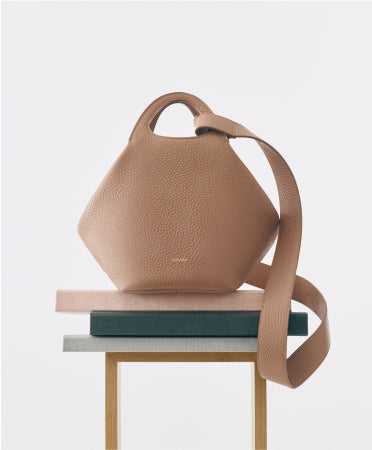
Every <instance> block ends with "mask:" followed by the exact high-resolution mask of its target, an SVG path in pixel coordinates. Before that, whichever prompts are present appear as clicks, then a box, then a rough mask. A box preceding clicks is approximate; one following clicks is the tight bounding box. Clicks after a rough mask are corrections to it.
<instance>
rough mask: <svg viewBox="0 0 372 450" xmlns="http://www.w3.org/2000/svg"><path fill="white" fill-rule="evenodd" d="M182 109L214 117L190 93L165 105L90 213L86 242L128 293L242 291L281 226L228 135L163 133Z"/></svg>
mask: <svg viewBox="0 0 372 450" xmlns="http://www.w3.org/2000/svg"><path fill="white" fill-rule="evenodd" d="M176 101H179V102H182V103H185V104H186V105H187V106H188V107H189V108H190V110H191V112H192V113H193V114H194V115H196V114H203V113H204V112H207V113H208V112H209V111H210V110H209V108H208V107H207V106H206V105H205V104H204V103H203V102H201V100H199V99H197V98H196V97H194V96H192V95H189V94H183V93H176V94H169V95H165V96H164V97H160V98H158V99H157V100H155V102H153V103H152V104H151V105H150V106H149V107H148V108H147V109H146V110H145V112H144V113H143V114H142V116H141V117H140V119H139V120H138V122H137V124H136V126H135V128H134V130H133V133H132V135H131V137H130V140H129V144H128V145H127V147H126V148H125V150H124V151H123V153H122V154H121V155H120V156H119V158H118V159H117V161H116V162H115V164H114V165H113V166H112V168H111V169H110V171H109V173H108V174H107V175H106V177H105V179H104V180H103V182H102V183H101V185H100V186H99V188H98V190H97V192H96V193H95V194H94V196H93V198H92V200H91V201H90V203H89V204H88V206H87V208H86V210H85V212H84V214H83V216H82V218H81V220H80V224H79V233H80V236H81V237H82V239H83V241H84V242H85V244H86V246H87V247H88V248H89V250H90V251H91V253H92V254H93V256H94V257H95V258H96V259H97V261H98V262H99V264H100V265H101V267H102V268H103V270H104V271H105V272H106V273H107V274H108V276H109V277H110V278H111V280H112V281H113V282H114V283H115V285H116V286H117V287H118V288H119V289H120V290H123V291H126V292H137V293H145V292H149V293H155V292H158V293H159V292H164V293H166V292H209V293H212V292H214V293H217V292H233V291H235V290H236V289H237V288H238V287H239V286H241V285H242V283H244V281H245V279H246V278H247V276H248V274H249V272H250V271H251V270H252V269H253V267H254V266H255V265H256V264H257V263H258V262H259V261H260V260H261V259H262V258H263V256H264V255H265V254H266V252H267V250H268V249H269V248H270V247H271V245H272V243H273V241H274V239H275V236H276V233H277V227H278V223H279V217H278V214H277V212H276V210H275V209H274V207H273V205H272V203H271V202H270V200H269V198H268V197H267V195H266V194H265V192H264V191H263V190H262V188H261V187H260V186H259V184H258V183H257V181H256V180H255V179H254V177H253V176H252V174H251V173H250V172H249V170H248V169H247V168H246V166H245V165H244V164H243V163H242V162H241V160H240V159H239V158H238V157H237V155H236V154H235V152H234V150H233V149H232V148H231V146H230V144H229V141H228V139H227V137H226V136H225V135H224V134H221V133H217V132H210V133H206V134H204V135H203V136H195V137H187V138H177V137H164V136H158V135H156V134H155V133H154V132H153V129H154V126H155V124H156V121H157V119H158V117H159V115H160V113H161V112H162V111H163V110H164V109H165V108H166V107H167V106H169V105H170V104H172V103H175V102H176Z"/></svg>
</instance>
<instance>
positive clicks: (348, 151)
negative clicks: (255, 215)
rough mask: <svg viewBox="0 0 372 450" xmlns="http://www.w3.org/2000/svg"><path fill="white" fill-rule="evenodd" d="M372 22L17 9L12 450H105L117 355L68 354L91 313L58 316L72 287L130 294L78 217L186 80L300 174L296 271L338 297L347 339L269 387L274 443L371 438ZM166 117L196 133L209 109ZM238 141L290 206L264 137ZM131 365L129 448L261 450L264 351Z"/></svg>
mask: <svg viewBox="0 0 372 450" xmlns="http://www.w3.org/2000/svg"><path fill="white" fill-rule="evenodd" d="M371 19H372V5H371V3H369V4H368V3H364V4H358V3H343V4H342V3H327V4H326V3H313V4H310V3H178V4H176V3H90V2H83V3H48V2H45V3H38V4H37V3H6V4H4V5H3V30H2V32H3V69H2V70H3V123H2V125H3V142H2V144H3V187H4V190H3V237H4V240H3V243H4V245H3V266H4V271H3V323H2V329H3V448H4V449H6V450H31V449H32V450H62V449H63V450H67V449H68V450H70V449H87V450H88V449H89V450H92V449H102V448H103V447H104V356H103V354H63V353H62V336H63V335H64V334H71V333H72V334H83V333H88V330H89V318H88V316H87V315H80V316H74V315H67V314H66V315H62V314H57V313H55V312H54V302H55V290H56V289H57V288H64V289H66V288H81V289H84V288H90V289H111V288H113V286H112V284H111V282H110V281H109V279H108V278H107V276H106V275H105V274H104V273H103V271H102V270H101V269H100V267H99V266H98V265H97V263H96V262H95V260H94V259H93V257H92V256H91V255H90V253H89V252H88V250H87V249H86V248H85V247H84V245H83V243H82V242H81V240H80V239H79V237H78V234H77V231H76V226H77V222H78V220H79V218H80V215H81V213H82V211H83V209H84V207H85V205H86V203H87V202H88V200H89V198H90V197H91V195H92V194H93V192H94V190H95V189H96V187H97V186H98V184H99V182H100V181H101V179H102V178H103V176H104V175H105V173H106V172H107V170H108V169H109V167H110V165H111V164H112V163H113V161H114V160H115V159H116V157H117V156H118V154H119V153H120V151H121V150H122V149H123V148H124V146H125V145H126V142H127V139H128V137H129V134H130V132H131V130H132V127H133V126H134V124H135V122H136V120H137V118H138V117H139V115H140V114H141V112H142V111H143V110H144V108H145V107H146V106H147V105H148V104H149V103H150V102H151V101H152V100H154V99H155V98H156V97H158V96H159V95H162V94H164V93H167V92H172V91H179V90H182V91H186V92H191V93H193V94H196V95H198V96H200V97H201V98H202V99H203V100H205V101H206V103H207V104H208V105H209V106H210V107H211V108H212V109H213V110H214V112H216V113H217V114H220V115H224V116H226V117H229V118H231V119H233V120H236V121H238V122H242V123H243V124H245V125H246V126H247V127H248V128H249V129H251V130H252V131H253V132H254V133H256V134H258V135H259V136H260V137H262V138H264V139H266V140H268V141H269V142H271V143H272V144H273V145H274V146H275V147H276V148H277V149H278V150H279V151H280V152H281V153H282V154H283V156H284V157H285V158H286V160H287V161H288V163H289V164H290V166H291V168H292V170H293V171H294V173H295V175H296V177H297V181H298V184H299V188H300V192H301V196H302V203H303V213H304V233H303V245H302V253H301V258H300V263H299V269H298V272H299V274H301V275H304V276H306V277H307V278H309V279H310V280H312V281H313V282H314V283H315V284H316V285H317V286H318V287H319V288H320V290H321V291H322V292H323V294H324V295H325V297H326V299H327V300H328V304H329V311H330V325H331V333H332V348H331V352H330V354H329V357H328V358H327V360H326V362H325V363H324V364H323V365H322V366H321V368H320V369H319V370H318V371H317V372H316V374H315V375H314V376H313V377H312V378H311V379H310V380H309V381H307V382H306V383H305V384H304V385H303V386H302V387H301V388H299V389H297V390H289V389H286V388H283V387H281V386H278V385H274V384H271V383H270V384H269V387H268V408H269V413H268V414H269V415H268V429H269V435H268V439H269V448H272V449H296V450H298V449H328V450H330V449H354V450H356V449H367V448H371V445H372V444H371V438H370V424H371V375H372V373H371V372H372V370H371V369H372V364H371V358H370V348H371V332H370V329H371V323H372V317H371V314H372V309H371V301H372V299H371V264H370V254H371V246H370V242H371V198H370V194H371V183H370V179H371V151H372V148H371V144H372V139H371V124H372V122H371V119H372V117H371V116H372V114H371V105H372V101H371V92H372V90H371V80H372V57H371V43H372V34H371V31H370V29H371ZM158 130H160V131H161V132H162V133H164V134H166V133H169V132H170V131H172V133H178V134H180V135H185V134H186V135H189V134H192V132H193V129H192V120H191V115H190V114H189V112H188V111H186V109H184V108H183V107H182V106H180V105H178V106H174V107H171V108H170V109H169V111H168V110H167V111H166V112H165V113H164V117H162V118H161V120H160V121H159V128H158ZM232 145H233V146H234V148H235V149H236V150H237V151H238V153H239V155H240V156H241V158H242V159H243V160H244V162H245V163H246V164H247V165H249V167H250V168H251V169H252V170H253V171H254V173H255V174H256V175H257V178H258V180H259V181H260V182H261V183H262V184H263V186H264V187H265V188H266V190H267V192H268V193H269V195H270V196H271V198H273V199H274V201H275V202H276V191H275V186H274V183H273V179H272V175H271V173H270V171H269V169H268V166H267V164H266V162H265V161H264V160H263V157H262V155H260V153H259V150H258V149H257V148H256V147H255V146H254V145H253V144H252V145H251V144H248V142H247V140H245V141H244V140H241V141H238V140H237V141H234V142H233V143H232ZM275 204H277V202H276V203H275ZM122 372H123V389H124V411H123V422H125V423H123V440H124V443H125V445H126V447H125V448H128V449H131V450H144V449H146V450H155V449H163V450H164V449H173V450H179V449H183V450H194V449H203V450H207V449H208V450H209V449H213V450H216V449H225V450H235V449H243V448H249V440H250V431H249V425H250V419H249V417H250V416H249V415H250V411H249V409H250V407H249V398H250V397H249V395H250V384H249V377H250V369H249V367H248V364H236V365H229V364H225V365H223V364H210V365H208V364H207V365H204V366H201V365H193V364H183V365H181V364H180V365H173V366H172V365H165V364H164V365H161V364H160V365H159V364H158V365H156V364H143V365H141V364H132V365H128V367H127V368H124V369H123V371H122Z"/></svg>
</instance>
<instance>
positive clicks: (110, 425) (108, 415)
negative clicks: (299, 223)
mask: <svg viewBox="0 0 372 450" xmlns="http://www.w3.org/2000/svg"><path fill="white" fill-rule="evenodd" d="M105 384H106V397H105V409H106V411H105V422H106V450H118V363H117V360H116V359H115V358H114V357H113V356H112V354H111V353H106V383H105Z"/></svg>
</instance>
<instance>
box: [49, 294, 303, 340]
mask: <svg viewBox="0 0 372 450" xmlns="http://www.w3.org/2000/svg"><path fill="white" fill-rule="evenodd" d="M262 294H263V292H262V291H236V292H233V293H229V294H188V293H179V294H146V295H144V294H128V293H124V292H120V291H76V290H75V291H70V290H59V291H57V303H56V311H58V312H69V313H84V312H85V313H90V335H92V336H100V337H102V338H104V337H147V338H148V337H157V338H158V337H209V338H210V337H215V338H218V337H221V338H222V337H224V338H226V337H257V335H258V325H259V319H260V310H261V302H262ZM307 334H308V316H307V313H302V312H291V313H290V316H289V324H288V335H289V336H306V335H307Z"/></svg>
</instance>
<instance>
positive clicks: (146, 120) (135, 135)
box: [129, 92, 212, 142]
mask: <svg viewBox="0 0 372 450" xmlns="http://www.w3.org/2000/svg"><path fill="white" fill-rule="evenodd" d="M174 103H182V104H183V105H185V106H186V107H187V108H188V109H189V110H190V112H191V114H192V115H193V116H194V118H195V117H197V116H200V115H202V114H210V113H212V111H211V109H210V108H209V107H208V106H207V105H206V104H205V103H204V102H203V101H202V100H200V98H198V97H196V96H195V95H191V94H187V93H185V92H173V93H171V94H166V95H163V96H161V97H159V98H157V99H156V100H154V101H153V102H152V103H151V104H150V105H149V106H148V107H147V108H146V109H145V111H144V112H143V113H142V115H141V116H140V118H139V119H138V121H137V123H136V125H135V127H134V129H133V131H132V134H131V135H130V138H129V141H130V142H131V141H132V142H133V141H135V140H136V139H140V138H141V137H143V136H146V135H148V134H151V135H155V134H154V129H155V125H156V123H157V121H158V119H159V117H160V115H161V113H162V112H163V111H164V110H165V109H166V108H168V106H170V105H172V104H174ZM155 136H156V135H155ZM182 139H184V138H182Z"/></svg>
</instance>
